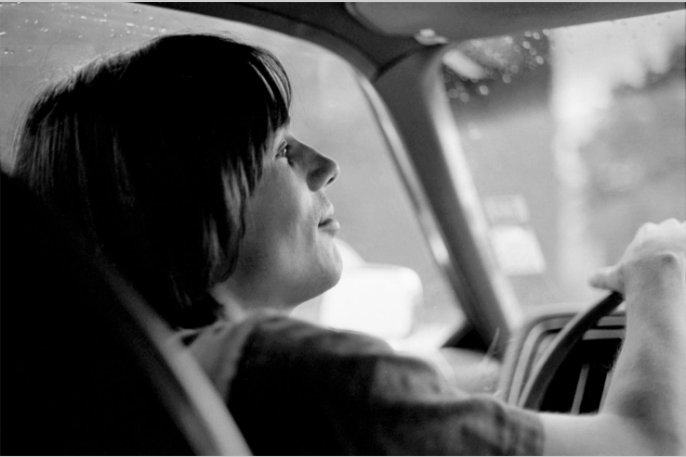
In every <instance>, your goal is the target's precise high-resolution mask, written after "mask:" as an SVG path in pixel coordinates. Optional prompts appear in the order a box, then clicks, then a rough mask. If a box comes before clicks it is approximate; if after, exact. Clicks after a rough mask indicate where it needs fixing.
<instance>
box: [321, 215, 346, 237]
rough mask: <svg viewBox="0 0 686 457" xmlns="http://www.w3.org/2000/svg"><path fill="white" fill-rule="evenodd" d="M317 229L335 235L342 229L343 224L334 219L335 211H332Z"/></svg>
mask: <svg viewBox="0 0 686 457" xmlns="http://www.w3.org/2000/svg"><path fill="white" fill-rule="evenodd" d="M317 227H318V228H319V229H320V230H324V231H325V232H330V233H332V234H334V233H336V232H337V231H338V230H339V229H340V228H341V224H340V223H339V222H338V221H337V220H336V219H334V217H333V210H331V211H330V212H328V214H327V215H325V216H324V217H323V218H322V220H321V221H320V222H319V224H318V225H317Z"/></svg>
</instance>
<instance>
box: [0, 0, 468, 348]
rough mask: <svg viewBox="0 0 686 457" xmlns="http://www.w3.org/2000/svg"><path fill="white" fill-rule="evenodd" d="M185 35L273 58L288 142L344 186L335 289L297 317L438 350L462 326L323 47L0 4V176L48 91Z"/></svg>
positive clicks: (378, 148)
mask: <svg viewBox="0 0 686 457" xmlns="http://www.w3.org/2000/svg"><path fill="white" fill-rule="evenodd" d="M183 31H205V32H212V31H214V32H222V33H229V34H230V35H232V36H234V37H236V38H238V39H240V40H244V41H246V42H249V43H251V44H255V45H258V46H262V47H265V48H267V49H269V50H270V51H272V52H274V53H275V54H276V55H277V57H279V58H280V59H281V60H282V62H283V63H284V65H285V66H286V68H287V71H288V73H289V75H290V76H291V78H292V80H293V84H294V89H295V99H294V106H293V118H294V119H293V131H294V134H295V135H296V136H297V137H299V139H300V140H301V141H303V142H304V143H307V144H309V145H311V146H313V147H315V148H317V149H318V150H319V151H320V152H322V153H325V154H327V155H329V156H331V157H333V158H335V159H336V160H337V161H338V162H339V164H340V167H341V170H342V172H341V176H340V177H339V179H338V180H337V182H336V183H335V184H334V185H333V186H332V187H331V189H330V191H329V195H330V198H331V200H332V201H333V203H334V205H335V206H336V215H337V218H338V219H339V220H340V222H341V225H342V229H341V231H340V239H341V250H342V253H343V256H344V259H345V267H344V273H343V278H342V279H341V282H340V283H339V285H338V286H336V287H335V288H334V289H332V290H331V291H329V292H327V293H326V294H325V295H324V296H323V297H320V298H318V299H315V300H312V301H310V302H308V303H306V304H304V305H303V306H302V307H301V308H300V309H298V310H297V311H296V315H297V316H298V317H301V318H305V319H309V320H313V321H316V322H319V323H322V324H324V325H329V326H333V327H340V328H351V329H356V330H362V331H368V332H372V333H375V334H377V335H378V336H381V337H383V338H386V339H387V340H388V341H389V342H391V343H392V344H394V345H395V346H397V347H399V348H408V349H412V348H426V347H436V346H438V345H440V344H441V343H442V342H443V341H444V340H445V339H446V338H447V337H448V335H449V334H450V333H451V332H453V331H454V330H455V329H456V328H457V327H458V325H459V324H460V322H462V319H463V317H462V314H461V312H460V310H459V307H458V305H457V304H456V302H455V298H454V295H453V293H452V292H451V290H450V288H449V286H448V283H447V281H446V280H445V278H444V276H443V274H442V272H441V271H440V270H439V269H438V267H437V265H436V263H435V261H434V260H433V258H432V257H431V255H430V252H429V249H428V246H427V243H426V241H425V240H424V238H423V236H422V233H421V231H420V227H419V225H418V222H417V220H416V218H415V216H414V211H413V208H412V206H411V204H410V199H409V198H408V195H407V192H406V190H405V188H404V187H403V185H402V182H401V180H400V178H399V176H398V174H397V172H396V170H395V167H394V166H393V162H392V159H391V155H390V153H389V151H388V147H387V145H386V143H385V141H384V138H383V136H382V134H381V131H380V128H379V126H378V125H377V122H376V119H375V118H374V115H373V114H372V111H371V108H370V106H369V105H368V103H367V100H366V99H365V96H364V93H363V91H362V90H361V88H360V85H359V81H358V78H359V76H358V75H357V74H356V72H355V71H354V70H353V69H352V68H351V67H350V65H348V64H347V63H346V62H344V61H343V60H341V59H340V58H338V57H336V56H335V55H333V54H332V53H330V52H328V51H326V50H324V49H323V48H321V47H318V46H315V45H313V44H310V43H307V42H305V41H302V40H297V39H294V38H290V37H288V36H285V35H282V34H278V33H275V32H271V31H268V30H265V29H261V28H258V27H252V26H248V25H245V24H239V23H234V22H230V21H224V20H218V19H213V18H208V17H204V16H200V15H193V14H189V13H181V12H175V11H170V10H165V9H159V8H153V7H149V6H145V5H135V4H123V3H117V4H102V3H67V4H55V3H21V4H8V3H0V49H1V50H2V51H1V54H0V59H1V60H0V147H1V148H2V151H3V152H2V163H3V166H5V167H7V168H11V166H12V162H13V157H12V155H11V153H10V151H11V144H12V139H13V136H14V133H15V131H16V128H17V124H18V121H19V120H20V119H21V115H22V114H23V113H24V111H25V110H26V108H27V103H28V102H29V101H30V100H31V99H32V97H33V96H34V95H35V94H36V93H37V91H38V90H40V88H41V87H43V85H44V84H45V83H46V82H47V81H49V80H52V79H54V78H57V77H59V76H60V75H63V74H66V73H68V72H69V71H71V70H72V69H73V68H74V67H77V66H79V65H81V64H83V63H85V62H87V61H89V60H90V59H91V58H93V57H94V56H96V55H100V54H105V53H110V52H114V51H119V50H122V49H126V48H132V47H135V46H136V45H138V44H140V43H143V42H145V41H147V40H148V39H150V38H152V37H154V36H157V35H159V34H164V33H175V32H183Z"/></svg>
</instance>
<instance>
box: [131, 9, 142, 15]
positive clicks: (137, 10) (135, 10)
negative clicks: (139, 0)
mask: <svg viewBox="0 0 686 457" xmlns="http://www.w3.org/2000/svg"><path fill="white" fill-rule="evenodd" d="M140 12H141V10H140V8H134V9H133V13H134V14H138V13H140Z"/></svg>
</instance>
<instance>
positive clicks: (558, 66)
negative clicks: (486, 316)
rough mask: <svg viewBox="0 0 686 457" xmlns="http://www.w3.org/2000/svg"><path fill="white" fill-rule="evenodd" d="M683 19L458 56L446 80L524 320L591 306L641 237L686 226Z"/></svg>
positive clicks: (553, 33) (487, 45)
mask: <svg viewBox="0 0 686 457" xmlns="http://www.w3.org/2000/svg"><path fill="white" fill-rule="evenodd" d="M685 34H686V17H685V14H684V11H683V10H681V11H677V12H673V13H667V14H660V15H653V16H646V17H640V18H632V19H626V20H619V21H612V22H603V23H596V24H588V25H583V26H576V27H568V28H561V29H553V30H539V31H529V32H526V33H522V34H519V35H512V36H503V37H497V38H492V39H486V40H474V41H469V42H466V43H463V44H461V45H460V46H459V47H458V48H457V49H455V50H454V51H452V52H450V53H449V54H448V55H447V56H446V58H445V60H444V64H445V66H444V69H443V75H442V76H443V79H444V82H445V88H446V91H447V94H448V96H449V98H450V102H451V106H452V108H453V113H454V117H455V122H456V125H457V128H458V129H459V131H460V133H461V141H462V148H463V151H464V154H465V156H466V158H467V160H468V162H469V166H470V168H471V172H472V174H473V176H474V181H475V185H476V187H477V190H478V192H479V194H480V197H481V203H482V206H483V210H484V213H485V215H486V217H487V219H488V221H489V224H490V241H491V243H490V246H491V252H489V253H487V255H492V256H494V258H495V259H496V260H497V264H498V265H499V266H500V268H501V269H502V270H503V271H504V272H505V273H506V274H507V275H508V276H509V278H510V279H511V284H512V287H513V288H514V291H515V292H516V295H517V297H518V299H519V301H520V303H521V304H522V305H523V306H533V305H538V304H551V303H561V302H571V303H577V304H578V305H579V306H582V305H587V304H588V303H589V301H590V300H591V299H592V298H596V297H598V296H599V292H597V291H593V290H591V289H590V288H589V287H588V286H587V285H586V280H587V277H588V275H589V274H590V273H591V272H592V271H593V270H594V269H595V268H597V267H599V266H603V265H606V264H610V263H613V262H614V261H616V260H618V258H619V256H620V255H621V253H622V252H623V249H624V247H625V246H626V245H627V244H628V242H629V241H630V240H631V238H632V237H633V234H634V233H635V231H636V229H637V228H638V226H639V225H640V224H641V223H643V222H646V221H659V220H662V219H664V218H668V217H676V218H678V219H681V220H683V219H684V218H685V217H686V132H685V130H686V113H685V111H686V82H685V72H684V68H685V59H684V49H685V44H686V39H685Z"/></svg>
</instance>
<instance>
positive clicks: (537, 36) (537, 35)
mask: <svg viewBox="0 0 686 457" xmlns="http://www.w3.org/2000/svg"><path fill="white" fill-rule="evenodd" d="M533 37H534V40H540V39H541V34H540V33H538V32H534V34H533Z"/></svg>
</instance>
